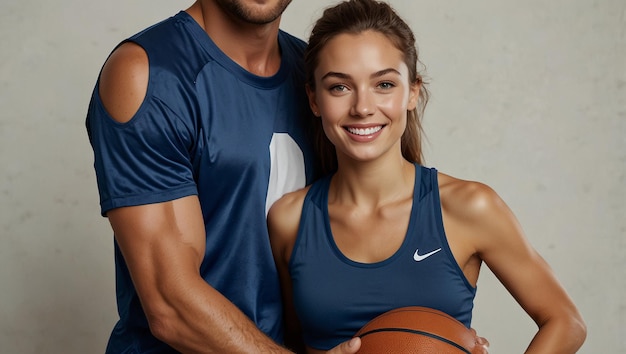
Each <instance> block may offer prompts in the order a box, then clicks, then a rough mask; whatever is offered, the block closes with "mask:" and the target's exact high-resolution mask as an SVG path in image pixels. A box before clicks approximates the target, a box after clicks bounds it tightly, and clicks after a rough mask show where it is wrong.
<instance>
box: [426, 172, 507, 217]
mask: <svg viewBox="0 0 626 354" xmlns="http://www.w3.org/2000/svg"><path fill="white" fill-rule="evenodd" d="M438 180H439V195H440V198H441V204H442V207H443V208H444V209H446V210H447V211H448V212H451V213H452V214H453V215H457V216H460V217H463V218H468V219H474V218H479V219H481V218H483V217H486V216H490V215H491V214H493V213H497V212H498V211H499V210H500V209H501V208H502V207H505V204H504V202H503V201H502V199H501V198H500V196H499V195H498V194H497V193H496V191H495V190H493V189H492V188H491V187H490V186H488V185H487V184H484V183H482V182H477V181H470V180H464V179H460V178H457V177H453V176H450V175H447V174H445V173H441V172H439V173H438Z"/></svg>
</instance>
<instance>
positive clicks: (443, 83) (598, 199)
mask: <svg viewBox="0 0 626 354" xmlns="http://www.w3.org/2000/svg"><path fill="white" fill-rule="evenodd" d="M334 2H335V1H334V0H333V1H330V0H324V1H315V2H313V1H305V0H295V1H294V3H293V4H292V5H291V6H290V8H289V9H288V11H287V13H286V14H285V15H284V18H283V28H284V29H287V30H288V31H290V32H292V33H293V34H295V35H297V36H299V37H301V38H306V36H307V35H308V31H309V30H310V24H311V23H312V21H313V19H315V18H317V17H318V16H319V14H320V11H319V10H320V9H321V8H322V7H324V6H326V5H328V4H331V3H334ZM190 3H191V1H190V0H187V1H182V2H176V1H166V0H135V1H122V0H110V1H106V2H103V1H78V0H64V1H60V0H50V1H37V2H35V1H18V0H8V1H7V0H5V1H2V2H1V3H0V48H1V49H0V107H1V109H0V236H1V237H0V352H2V353H66V354H67V353H98V352H103V350H104V346H105V343H106V340H107V337H108V333H109V331H110V329H111V328H112V326H113V324H114V322H115V320H116V308H115V302H114V294H115V289H114V274H113V273H114V272H113V270H114V268H113V252H112V250H113V247H112V233H111V231H110V229H109V225H108V222H107V220H106V219H103V218H101V217H100V216H99V212H98V210H99V209H98V197H97V191H96V184H95V176H94V173H93V169H92V155H91V150H90V147H89V145H88V140H87V137H86V134H85V129H84V116H85V112H86V108H87V104H88V100H89V96H90V93H91V90H92V88H93V84H94V82H95V79H96V76H97V74H98V71H99V69H100V67H101V65H102V63H103V61H104V59H105V57H106V56H107V55H108V53H109V51H110V50H111V49H112V48H113V46H114V45H115V44H117V43H118V42H119V41H120V40H121V39H123V38H125V37H127V36H129V35H131V34H133V33H135V32H137V31H139V30H141V29H143V28H144V27H146V26H148V25H150V24H152V23H153V22H156V21H158V20H160V19H162V18H164V17H166V16H169V15H171V14H174V13H175V12H176V11H178V10H180V9H184V8H186V7H187V6H188V5H189V4H190ZM391 4H392V5H393V6H394V7H395V8H396V9H397V10H398V11H399V12H400V13H401V14H402V16H403V17H404V18H405V19H406V20H407V22H409V24H410V25H411V26H412V27H413V29H414V31H415V32H416V35H417V39H418V43H419V48H420V51H421V58H422V60H423V62H424V63H425V64H426V66H427V76H428V77H429V78H430V81H431V84H430V89H431V91H432V100H431V102H430V104H429V107H428V109H427V113H426V120H425V123H424V125H425V129H426V132H427V134H428V139H429V140H428V143H427V147H426V155H427V164H428V165H431V166H436V167H438V168H439V169H440V170H441V171H443V172H447V173H449V174H452V175H454V176H457V177H461V178H464V179H472V180H479V181H482V182H485V183H487V184H489V185H491V186H492V187H493V188H494V189H495V190H496V191H498V192H499V193H500V195H501V196H502V197H503V198H504V199H505V201H507V203H508V204H509V206H510V207H511V208H512V209H513V211H514V212H515V213H516V215H517V216H518V218H519V219H520V221H521V223H522V225H524V228H525V231H526V233H527V236H528V238H529V239H530V241H531V242H532V244H533V245H534V246H535V247H536V248H537V249H538V250H539V252H540V253H541V254H542V255H543V256H544V257H545V258H546V260H547V261H548V262H549V263H550V264H551V265H552V267H553V268H554V270H555V272H556V273H557V275H558V277H559V278H560V280H561V281H562V283H563V284H564V286H565V287H566V288H567V290H568V291H569V293H570V294H571V296H572V297H573V298H574V301H575V302H576V304H577V305H578V306H579V308H580V310H581V311H582V313H583V315H584V317H585V319H586V321H587V324H588V327H589V335H588V339H587V342H586V343H585V345H584V347H583V348H582V350H581V351H580V352H582V353H624V352H626V333H625V332H624V328H626V296H625V295H624V294H625V293H626V281H625V273H626V268H625V267H626V217H625V216H626V207H625V203H624V201H625V200H626V99H625V98H626V2H624V1H623V0H552V1H544V0H530V1H512V0H504V1H501V0H479V1H472V2H470V1H461V0H451V1H425V0H418V1H414V0H391ZM474 316H475V317H474V318H475V320H474V322H473V326H474V327H475V328H477V329H478V331H479V333H480V334H481V335H483V336H485V337H487V338H488V339H489V340H490V341H491V343H492V346H491V352H492V353H519V352H522V351H523V349H524V348H525V346H526V344H527V343H528V342H529V340H530V338H531V336H532V334H533V333H534V331H535V326H534V324H533V323H532V322H531V321H530V319H529V318H528V316H527V315H526V314H525V313H524V312H523V311H522V310H521V308H520V307H519V306H518V305H517V304H516V303H515V301H514V300H513V299H512V298H511V297H510V295H509V294H508V293H507V292H506V290H505V289H504V288H503V287H502V286H501V285H500V284H499V283H498V282H497V280H496V279H494V277H493V276H492V275H491V273H490V272H489V271H488V269H487V268H484V269H483V272H482V274H481V278H480V281H479V291H478V295H477V300H476V309H475V311H474Z"/></svg>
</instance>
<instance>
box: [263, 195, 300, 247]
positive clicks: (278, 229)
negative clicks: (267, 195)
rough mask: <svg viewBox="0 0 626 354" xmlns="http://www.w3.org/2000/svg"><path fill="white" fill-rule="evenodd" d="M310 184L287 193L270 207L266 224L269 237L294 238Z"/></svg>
mask: <svg viewBox="0 0 626 354" xmlns="http://www.w3.org/2000/svg"><path fill="white" fill-rule="evenodd" d="M309 188H310V186H307V187H304V188H301V189H298V190H296V191H293V192H290V193H287V194H285V195H283V196H282V197H281V198H280V199H278V200H277V201H276V202H274V204H273V205H272V206H271V207H270V210H269V211H268V214H267V224H268V227H269V231H270V237H271V238H272V239H274V240H276V239H285V238H287V239H292V238H295V236H296V235H297V232H298V226H299V224H300V215H301V213H302V206H303V205H304V199H305V197H306V194H307V192H308V191H309Z"/></svg>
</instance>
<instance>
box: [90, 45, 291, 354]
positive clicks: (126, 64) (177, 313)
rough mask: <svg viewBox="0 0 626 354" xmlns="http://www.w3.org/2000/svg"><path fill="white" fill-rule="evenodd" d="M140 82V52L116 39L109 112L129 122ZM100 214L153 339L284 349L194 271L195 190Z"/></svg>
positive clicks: (106, 94) (189, 349)
mask: <svg viewBox="0 0 626 354" xmlns="http://www.w3.org/2000/svg"><path fill="white" fill-rule="evenodd" d="M147 83H148V59H147V56H146V54H145V52H144V51H143V50H142V49H141V48H140V47H139V46H137V45H135V44H132V43H126V44H124V45H122V46H121V47H120V48H118V49H117V50H116V51H115V52H114V53H113V54H112V56H111V57H110V58H109V60H108V61H107V63H106V64H105V67H104V68H103V71H102V76H101V80H100V95H101V97H102V102H103V103H104V105H105V108H106V109H107V111H108V112H109V114H110V115H111V116H112V117H113V118H114V119H116V120H117V121H119V122H121V123H124V122H127V121H128V120H130V119H131V118H132V116H133V115H134V114H135V112H136V111H137V109H138V108H139V106H140V105H141V103H142V101H143V99H144V97H145V94H146V89H147ZM108 217H109V220H110V222H111V226H112V227H113V230H114V233H115V238H116V240H117V242H118V244H119V246H120V249H121V251H122V255H123V256H124V259H125V261H126V263H127V265H128V268H129V270H130V274H131V277H132V279H133V283H134V285H135V287H136V289H137V293H138V295H139V298H140V301H141V304H142V307H143V309H144V311H145V313H146V316H147V318H148V322H149V325H150V330H151V331H152V333H153V334H154V336H155V337H157V338H159V339H160V340H162V341H164V342H166V343H168V344H169V345H170V346H172V347H174V348H176V349H177V350H178V351H181V352H184V353H253V352H256V353H288V351H287V350H286V349H284V348H282V347H280V346H279V345H277V344H275V343H274V342H273V341H272V340H271V339H269V338H268V337H267V336H265V335H264V334H263V333H262V332H261V331H259V330H258V329H257V328H256V326H255V325H254V323H252V322H251V321H250V320H249V319H248V318H247V317H246V316H245V315H244V314H243V313H242V312H241V311H240V310H239V309H238V308H237V307H236V306H235V305H234V304H232V303H231V302H230V301H229V300H228V299H226V298H225V297H224V296H222V295H221V294H220V293H219V292H218V291H216V290H215V289H213V288H212V287H211V286H210V285H209V284H207V283H206V282H205V281H204V279H202V277H201V276H200V273H199V269H200V264H201V262H202V259H203V256H204V250H205V230H204V223H203V219H202V214H201V211H200V205H199V202H198V199H197V197H196V196H189V197H185V198H181V199H177V200H173V201H170V202H164V203H156V204H149V205H141V206H134V207H123V208H118V209H114V210H111V211H109V212H108Z"/></svg>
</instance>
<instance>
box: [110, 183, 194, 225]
mask: <svg viewBox="0 0 626 354" xmlns="http://www.w3.org/2000/svg"><path fill="white" fill-rule="evenodd" d="M197 194H198V190H197V188H196V185H195V184H194V185H186V186H182V187H180V188H176V189H170V190H167V191H162V192H153V193H150V194H139V195H131V196H124V197H118V198H111V199H107V200H104V201H102V202H101V203H100V213H101V215H102V216H104V217H106V216H107V212H109V211H110V210H112V209H116V208H121V207H128V206H137V205H145V204H155V203H163V202H169V201H171V200H174V199H179V198H183V197H187V196H190V195H197Z"/></svg>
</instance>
